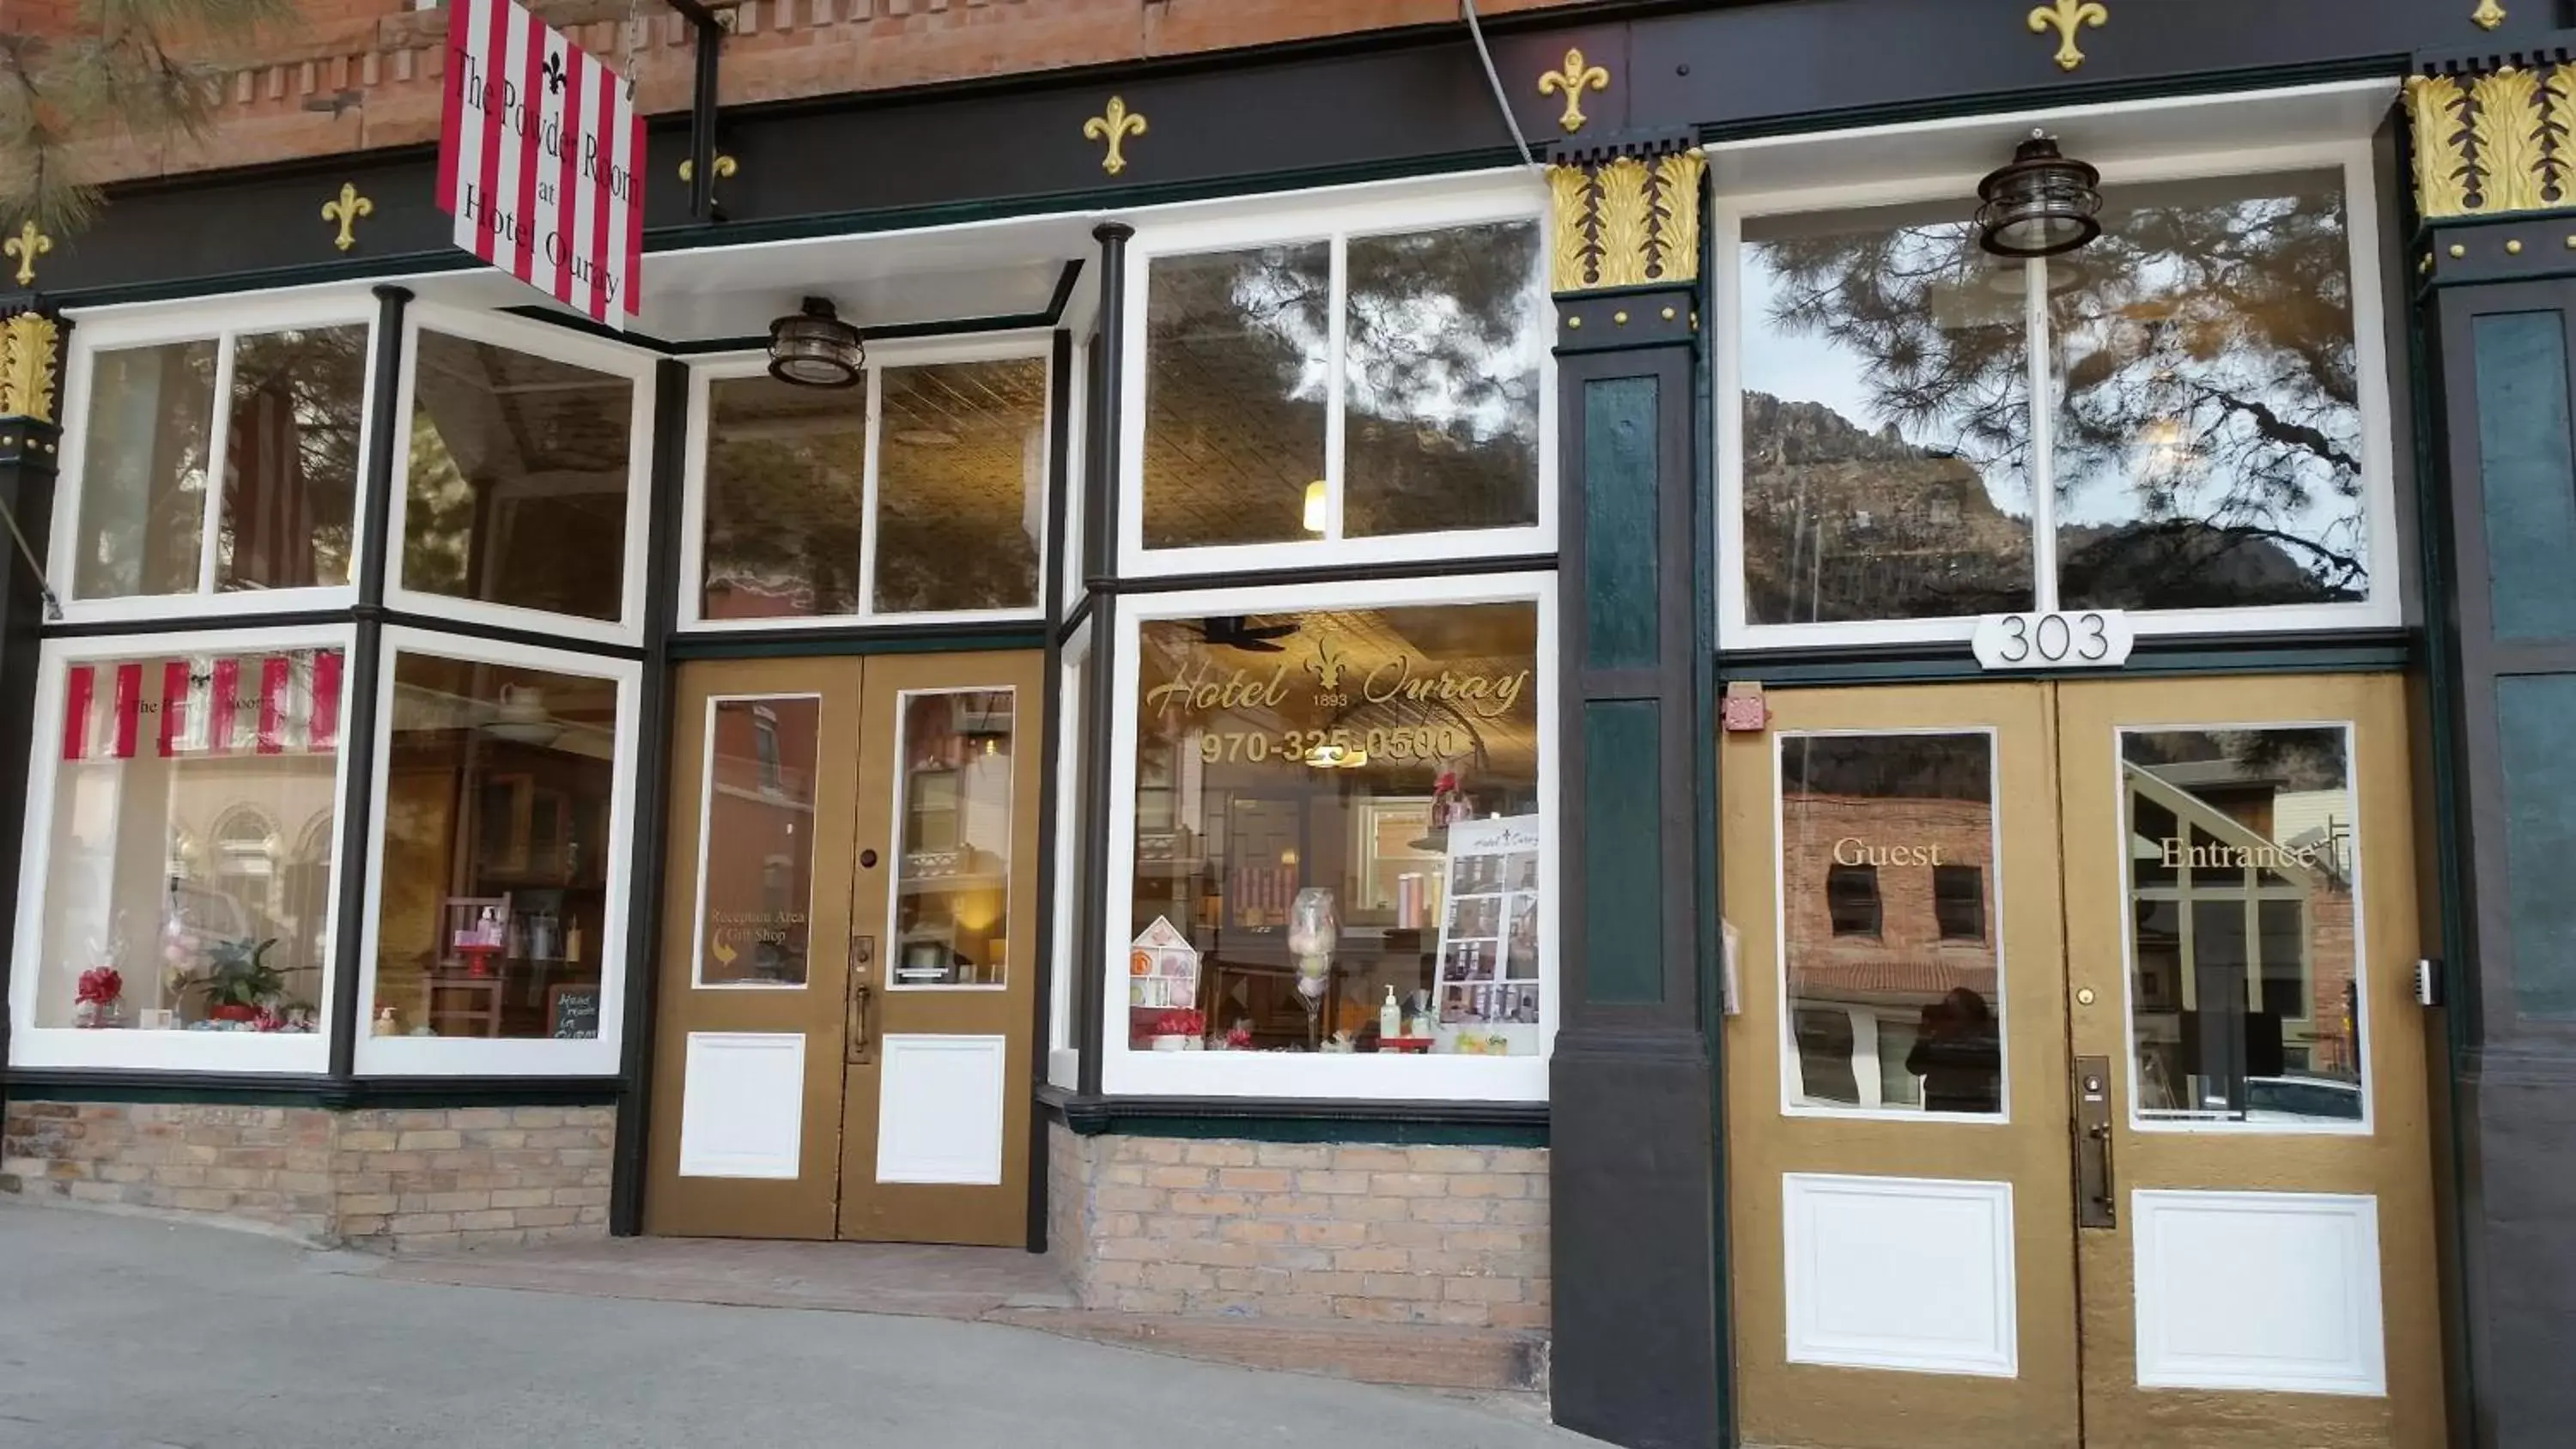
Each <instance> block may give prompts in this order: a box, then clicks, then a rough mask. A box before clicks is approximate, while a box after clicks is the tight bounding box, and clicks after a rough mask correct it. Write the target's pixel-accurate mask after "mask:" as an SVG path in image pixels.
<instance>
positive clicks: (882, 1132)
mask: <svg viewBox="0 0 2576 1449" xmlns="http://www.w3.org/2000/svg"><path fill="white" fill-rule="evenodd" d="M1042 671H1043V665H1042V661H1041V657H1040V656H1038V655H1036V654H1031V653H975V654H950V655H939V654H910V655H879V656H873V657H870V658H867V659H865V660H862V659H858V658H847V657H843V658H822V659H795V660H770V659H752V660H727V661H712V662H705V663H696V664H690V665H687V666H685V667H684V668H683V669H682V670H681V672H680V675H679V679H678V689H677V700H676V703H675V716H674V726H675V727H674V730H673V745H672V756H671V790H670V852H669V860H670V866H669V873H668V875H667V877H666V879H665V881H664V883H663V889H664V897H663V902H664V908H663V921H664V928H663V936H662V942H661V966H660V981H659V983H658V984H659V997H658V1000H659V1003H660V1010H659V1017H658V1024H657V1027H656V1047H655V1056H654V1088H653V1090H654V1100H653V1113H652V1122H653V1130H652V1136H653V1142H652V1151H651V1158H650V1161H651V1165H652V1166H651V1173H650V1176H649V1179H648V1181H647V1184H646V1190H645V1200H644V1211H645V1226H646V1229H647V1230H648V1231H650V1232H655V1233H667V1234H678V1235H700V1236H722V1237H772V1238H835V1237H838V1238H851V1239H861V1240H868V1241H883V1242H926V1243H983V1244H993V1245H998V1246H1015V1245H1018V1244H1021V1243H1023V1242H1025V1241H1026V1237H1027V1227H1028V1176H1027V1174H1028V1161H1029V1109H1030V1083H1031V1075H1030V1052H1031V1046H1032V1043H1031V1037H1032V1031H1033V1025H1032V1023H1033V1017H1032V1012H1031V1005H1032V1002H1033V1000H1034V976H1035V963H1034V959H1033V955H1032V943H1033V940H1034V938H1033V936H1032V934H1031V928H1032V927H1033V925H1034V923H1035V921H1036V918H1037V911H1038V901H1037V891H1036V874H1037V872H1036V863H1037V855H1038V831H1039V822H1038V801H1039V799H1040V793H1039V787H1040V781H1039V779H1038V762H1037V756H1038V753H1039V740H1040V733H1039V728H1038V721H1039V716H1040V709H1041V700H1040V685H1041V680H1042Z"/></svg>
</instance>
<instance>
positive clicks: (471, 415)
mask: <svg viewBox="0 0 2576 1449" xmlns="http://www.w3.org/2000/svg"><path fill="white" fill-rule="evenodd" d="M636 404H637V386H636V384H635V382H634V381H633V380H631V379H630V378H628V377H625V376H621V375H617V374H612V373H608V372H601V371H597V370H594V369H591V368H587V367H581V366H577V365H575V364H573V363H568V362H559V361H556V360H555V359H553V358H551V357H541V356H538V355H536V354H534V353H530V352H523V351H518V350H515V349H513V348H509V347H503V346H499V345H496V344H493V343H489V342H479V341H474V340H471V339H469V338H465V337H459V336H451V335H449V334H447V333H444V332H436V331H431V330H428V329H426V328H424V329H422V330H421V331H420V333H419V334H418V347H417V351H416V354H415V359H414V364H413V376H412V412H411V418H410V421H409V428H410V433H409V437H410V461H409V471H408V475H407V479H406V482H405V489H404V512H403V535H402V554H401V562H402V575H401V586H402V587H403V588H404V589H406V590H410V591H414V592H418V593H425V594H436V595H441V596H443V597H446V598H450V599H459V600H472V601H476V602H480V603H484V604H498V605H505V606H507V607H509V608H513V609H533V610H542V611H544V612H547V613H552V614H565V615H571V616H574V617H576V618H583V619H596V620H604V621H608V622H611V623H614V622H616V621H617V620H619V619H620V618H622V617H623V615H624V601H625V594H626V565H627V559H626V553H627V525H628V519H629V507H628V500H629V495H630V491H631V490H632V487H633V482H634V475H635V467H636V462H637V459H636V448H635V436H634V435H635V427H636V422H635V413H636Z"/></svg>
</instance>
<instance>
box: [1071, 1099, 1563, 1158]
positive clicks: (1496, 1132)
mask: <svg viewBox="0 0 2576 1449" xmlns="http://www.w3.org/2000/svg"><path fill="white" fill-rule="evenodd" d="M1038 1107H1039V1110H1040V1111H1042V1112H1044V1113H1045V1114H1046V1117H1047V1119H1048V1120H1050V1121H1054V1122H1061V1123H1063V1124H1064V1125H1065V1126H1066V1127H1068V1128H1070V1129H1072V1131H1073V1132H1074V1133H1075V1134H1076V1135H1077V1136H1082V1137H1096V1136H1100V1135H1103V1134H1107V1133H1117V1134H1120V1135H1123V1136H1130V1137H1181V1138H1191V1139H1199V1140H1204V1139H1208V1138H1217V1137H1224V1138H1239V1139H1242V1140H1245V1141H1251V1142H1373V1143H1388V1144H1392V1145H1398V1146H1425V1147H1432V1146H1437V1147H1545V1146H1546V1145H1547V1136H1548V1108H1547V1104H1546V1103H1544V1102H1342V1101H1332V1100H1323V1099H1312V1098H1287V1099H1281V1098H1234V1097H1083V1096H1077V1095H1075V1094H1073V1093H1070V1092H1065V1091H1061V1090H1059V1089H1055V1088H1045V1089H1041V1090H1040V1091H1039V1093H1038Z"/></svg>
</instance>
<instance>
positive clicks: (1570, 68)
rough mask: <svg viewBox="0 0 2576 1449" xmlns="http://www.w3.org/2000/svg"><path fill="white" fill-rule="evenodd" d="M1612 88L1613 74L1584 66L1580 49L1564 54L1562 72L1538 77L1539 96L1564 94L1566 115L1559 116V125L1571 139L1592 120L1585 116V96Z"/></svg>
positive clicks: (1557, 120) (1557, 71)
mask: <svg viewBox="0 0 2576 1449" xmlns="http://www.w3.org/2000/svg"><path fill="white" fill-rule="evenodd" d="M1609 88H1610V72H1608V71H1606V70H1603V69H1602V68H1601V67H1599V66H1597V65H1587V64H1585V63H1584V59H1583V52H1582V51H1580V50H1569V51H1567V52H1566V53H1565V67H1564V68H1563V69H1562V70H1552V71H1549V72H1548V73H1547V74H1545V75H1543V76H1540V77H1539V78H1538V93H1539V94H1540V95H1543V96H1552V95H1555V94H1556V93H1557V92H1559V91H1563V92H1564V93H1565V114H1564V115H1562V116H1559V117H1557V118H1556V123H1557V124H1558V125H1560V126H1563V127H1564V128H1565V132H1566V134H1567V135H1569V136H1570V135H1572V134H1574V133H1575V132H1577V131H1580V130H1582V129H1583V123H1584V122H1585V121H1586V120H1589V119H1590V117H1588V116H1586V115H1584V114H1583V93H1584V92H1585V91H1587V90H1594V91H1606V90H1608V89H1609Z"/></svg>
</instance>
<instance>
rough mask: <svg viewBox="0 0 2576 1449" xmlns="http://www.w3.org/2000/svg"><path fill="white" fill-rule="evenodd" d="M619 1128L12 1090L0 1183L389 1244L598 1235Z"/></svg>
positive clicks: (609, 1114) (570, 1112)
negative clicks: (58, 1097)
mask: <svg viewBox="0 0 2576 1449" xmlns="http://www.w3.org/2000/svg"><path fill="white" fill-rule="evenodd" d="M616 1125H617V1112H616V1109H615V1108H612V1107H442V1108H423V1109H371V1110H367V1111H357V1112H332V1111H325V1110H323V1109H320V1108H313V1107H226V1106H211V1105H202V1104H196V1103H127V1102H11V1103H9V1104H8V1109H7V1114H6V1116H5V1118H0V1192H16V1193H22V1194H26V1195H29V1196H48V1197H54V1198H61V1199H68V1200H71V1201H75V1202H88V1203H100V1204H115V1205H122V1206H127V1207H137V1208H153V1209H160V1210H164V1211H174V1212H184V1213H204V1214H208V1215H210V1216H218V1217H229V1218H235V1219H241V1220H245V1221H250V1222H257V1223H265V1224H268V1225H270V1226H273V1227H279V1228H284V1229H287V1230H288V1231H290V1232H294V1233H297V1234H299V1235H301V1236H304V1237H308V1238H311V1239H314V1240H315V1241H318V1242H329V1243H346V1244H349V1245H351V1246H355V1247H364V1248H370V1249H375V1250H379V1251H384V1252H423V1251H436V1250H439V1249H447V1248H457V1247H476V1246H482V1245H486V1244H510V1243H527V1242H538V1241H544V1240H548V1239H554V1238H566V1237H604V1236H606V1235H607V1232H608V1190H609V1170H610V1161H611V1155H612V1152H613V1148H614V1143H613V1138H614V1134H615V1131H616Z"/></svg>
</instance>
